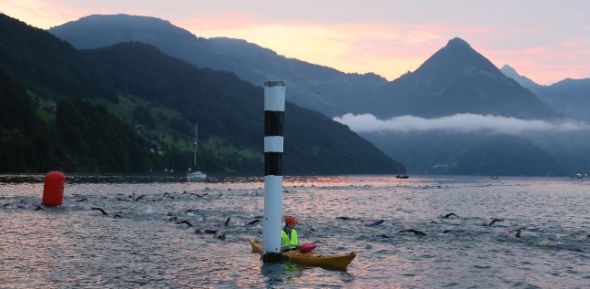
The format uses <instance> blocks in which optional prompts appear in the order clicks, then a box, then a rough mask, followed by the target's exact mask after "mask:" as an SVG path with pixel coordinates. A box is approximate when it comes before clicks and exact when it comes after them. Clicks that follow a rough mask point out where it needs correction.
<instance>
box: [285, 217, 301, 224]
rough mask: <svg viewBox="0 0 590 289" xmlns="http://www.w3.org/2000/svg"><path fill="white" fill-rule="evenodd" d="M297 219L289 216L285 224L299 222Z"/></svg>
mask: <svg viewBox="0 0 590 289" xmlns="http://www.w3.org/2000/svg"><path fill="white" fill-rule="evenodd" d="M297 223H298V222H297V220H295V218H293V217H291V216H287V217H286V218H285V225H289V224H297Z"/></svg>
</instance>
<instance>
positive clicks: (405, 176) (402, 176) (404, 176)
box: [395, 175, 410, 179]
mask: <svg viewBox="0 0 590 289" xmlns="http://www.w3.org/2000/svg"><path fill="white" fill-rule="evenodd" d="M395 177H396V178H398V179H407V178H409V177H410V176H408V175H396V176H395Z"/></svg>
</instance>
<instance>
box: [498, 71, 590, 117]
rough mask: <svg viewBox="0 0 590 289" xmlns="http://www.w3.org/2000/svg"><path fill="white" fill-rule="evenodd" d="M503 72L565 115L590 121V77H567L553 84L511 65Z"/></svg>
mask: <svg viewBox="0 0 590 289" xmlns="http://www.w3.org/2000/svg"><path fill="white" fill-rule="evenodd" d="M502 72H503V73H504V74H506V75H507V76H509V77H511V78H513V79H515V80H516V81H518V83H519V84H520V85H522V86H523V87H526V88H528V89H530V90H531V91H532V92H534V93H536V94H537V95H538V96H540V97H541V99H543V100H544V101H545V102H546V103H548V104H549V105H550V106H551V107H552V108H554V109H555V110H556V111H558V112H560V113H561V114H563V115H564V116H566V117H569V118H573V119H578V120H584V121H590V78H584V79H571V78H566V79H564V80H561V81H559V82H556V83H554V84H551V85H540V84H537V83H535V82H534V81H532V80H530V79H529V78H527V77H526V76H523V75H520V74H518V72H516V70H515V69H514V68H512V67H510V66H509V65H504V66H503V67H502Z"/></svg>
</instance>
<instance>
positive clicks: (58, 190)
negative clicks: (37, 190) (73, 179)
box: [42, 171, 66, 207]
mask: <svg viewBox="0 0 590 289" xmlns="http://www.w3.org/2000/svg"><path fill="white" fill-rule="evenodd" d="M65 180H66V176H65V175H64V174H63V173H62V172H58V171H53V172H49V173H47V175H46V176H45V187H44V188H43V202H42V204H43V205H44V206H48V207H57V206H61V204H62V203H63V200H64V183H65Z"/></svg>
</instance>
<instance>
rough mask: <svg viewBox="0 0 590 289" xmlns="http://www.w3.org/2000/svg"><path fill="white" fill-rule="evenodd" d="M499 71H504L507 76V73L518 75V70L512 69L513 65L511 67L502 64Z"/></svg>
mask: <svg viewBox="0 0 590 289" xmlns="http://www.w3.org/2000/svg"><path fill="white" fill-rule="evenodd" d="M500 71H502V72H504V74H506V75H507V76H510V75H508V74H507V73H512V74H516V75H519V74H518V72H516V69H514V67H512V66H510V65H508V64H504V66H502V68H500Z"/></svg>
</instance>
